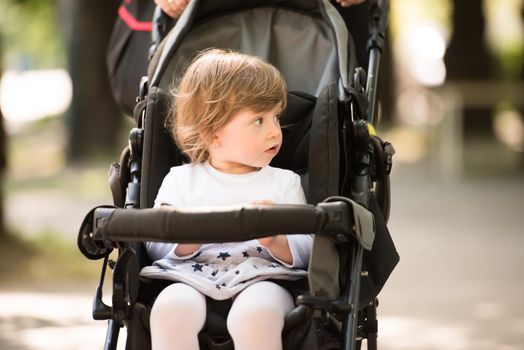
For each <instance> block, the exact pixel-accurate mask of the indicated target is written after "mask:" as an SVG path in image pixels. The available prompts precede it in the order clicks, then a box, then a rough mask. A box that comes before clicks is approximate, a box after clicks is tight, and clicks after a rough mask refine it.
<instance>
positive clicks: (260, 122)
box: [255, 118, 263, 126]
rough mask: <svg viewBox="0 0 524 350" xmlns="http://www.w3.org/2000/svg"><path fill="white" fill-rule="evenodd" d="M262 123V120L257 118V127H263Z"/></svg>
mask: <svg viewBox="0 0 524 350" xmlns="http://www.w3.org/2000/svg"><path fill="white" fill-rule="evenodd" d="M262 122H263V120H262V118H257V119H256V120H255V125H257V126H260V125H262Z"/></svg>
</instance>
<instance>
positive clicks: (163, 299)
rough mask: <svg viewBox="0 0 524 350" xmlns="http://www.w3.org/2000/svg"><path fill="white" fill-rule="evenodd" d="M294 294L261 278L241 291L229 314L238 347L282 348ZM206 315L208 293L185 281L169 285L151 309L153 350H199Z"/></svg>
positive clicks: (244, 349)
mask: <svg viewBox="0 0 524 350" xmlns="http://www.w3.org/2000/svg"><path fill="white" fill-rule="evenodd" d="M293 308H294V303H293V298H292V297H291V295H290V294H289V292H288V291H286V290H285V289H284V288H282V287H280V286H279V285H277V284H275V283H272V282H268V281H262V282H257V283H255V284H252V285H251V286H249V287H247V288H246V289H244V290H243V291H242V292H240V293H239V294H238V295H237V297H236V298H235V299H234V301H233V305H232V306H231V310H230V311H229V315H228V317H227V329H228V331H229V334H230V335H231V338H232V339H233V343H234V345H235V350H281V349H282V340H281V339H282V328H283V327H284V317H285V316H286V314H287V313H289V312H290V311H291V310H292V309H293ZM205 319H206V298H205V296H204V295H203V294H202V293H200V292H199V291H197V290H196V289H194V288H193V287H190V286H188V285H186V284H183V283H175V284H172V285H170V286H168V287H166V288H165V289H164V290H163V291H162V292H161V293H160V294H159V295H158V298H157V299H156V301H155V303H154V305H153V308H152V310H151V318H150V324H151V342H152V349H153V350H168V349H175V348H176V349H180V350H198V348H199V347H198V333H199V332H200V330H201V329H202V327H203V326H204V322H205Z"/></svg>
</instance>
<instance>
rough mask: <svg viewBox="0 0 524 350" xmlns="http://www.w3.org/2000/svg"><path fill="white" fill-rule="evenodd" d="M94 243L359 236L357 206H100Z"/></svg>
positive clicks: (232, 240) (322, 204) (325, 204)
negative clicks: (146, 207)
mask: <svg viewBox="0 0 524 350" xmlns="http://www.w3.org/2000/svg"><path fill="white" fill-rule="evenodd" d="M93 219H94V220H93V222H94V225H93V226H94V227H93V233H92V239H93V240H94V241H98V242H105V244H106V246H107V244H108V243H110V242H115V241H116V242H137V241H140V242H142V241H156V242H178V243H203V242H207V243H212V242H240V241H246V240H249V239H255V238H261V237H266V236H273V235H277V234H305V233H306V234H307V233H323V232H325V233H329V234H331V235H334V236H335V237H336V238H337V239H345V240H347V236H348V235H355V234H354V232H353V230H354V224H353V223H354V220H353V216H352V215H351V205H348V203H346V202H342V201H340V202H325V203H319V204H318V205H316V206H313V205H288V204H284V205H282V204H280V205H267V206H266V205H245V206H235V207H209V208H198V209H194V208H192V209H187V208H175V207H172V206H162V207H161V208H152V209H120V208H118V209H117V208H98V209H96V210H95V211H94V218H93Z"/></svg>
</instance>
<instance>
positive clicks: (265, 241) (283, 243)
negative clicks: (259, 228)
mask: <svg viewBox="0 0 524 350" xmlns="http://www.w3.org/2000/svg"><path fill="white" fill-rule="evenodd" d="M253 204H262V205H271V204H275V203H274V202H273V201H270V200H267V199H264V200H260V201H254V202H253ZM258 241H259V242H260V244H262V245H263V246H264V247H265V248H266V249H267V250H269V252H270V253H271V255H273V256H274V257H275V258H277V259H279V260H281V261H283V262H285V263H287V264H289V265H293V255H292V254H291V249H290V248H289V242H288V240H287V236H285V235H278V236H271V237H264V238H259V239H258Z"/></svg>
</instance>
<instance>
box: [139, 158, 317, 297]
mask: <svg viewBox="0 0 524 350" xmlns="http://www.w3.org/2000/svg"><path fill="white" fill-rule="evenodd" d="M257 200H271V201H273V202H274V203H276V204H304V203H306V200H305V197H304V192H303V190H302V187H301V185H300V177H299V176H298V175H297V174H295V173H293V172H292V171H289V170H284V169H279V168H273V167H270V166H266V167H264V168H262V169H260V170H258V171H254V172H251V173H248V174H240V175H237V174H226V173H221V172H219V171H217V170H216V169H214V168H213V167H212V166H211V165H209V163H200V164H186V165H182V166H178V167H174V168H172V169H171V171H170V172H169V173H168V174H167V175H166V177H165V178H164V180H163V182H162V185H161V187H160V190H159V192H158V195H157V197H156V200H155V207H160V206H161V205H166V204H167V205H173V206H177V207H206V206H212V207H216V206H227V205H243V204H251V203H252V202H254V201H257ZM287 238H288V243H289V247H290V250H291V255H292V257H293V262H292V264H287V263H285V262H283V261H280V260H279V259H277V258H276V257H274V256H273V255H272V254H271V253H270V252H269V251H268V250H267V249H266V248H265V247H263V246H262V245H260V244H259V243H258V241H257V240H249V241H245V242H235V243H211V244H203V245H202V246H201V247H200V248H199V249H198V250H197V251H195V252H194V253H193V254H191V255H188V256H182V257H181V256H177V255H176V254H175V253H174V250H175V248H176V246H177V244H176V243H156V242H149V243H146V248H147V251H148V254H149V257H150V258H151V259H152V260H153V261H155V263H154V264H153V266H151V267H146V268H144V269H143V271H142V276H146V277H152V278H165V279H172V280H177V281H181V282H185V283H188V284H190V285H192V286H193V287H195V288H197V289H199V290H201V291H202V292H203V293H204V294H206V295H209V296H211V297H213V298H215V299H226V298H229V297H231V296H233V295H235V294H236V293H238V292H239V291H240V290H242V289H243V288H245V287H246V286H248V285H249V284H251V283H254V282H256V281H258V280H261V279H268V278H283V279H289V278H291V279H294V278H297V277H299V276H304V275H305V274H306V273H305V271H304V269H305V268H306V267H307V265H308V262H309V255H310V253H311V245H312V241H313V239H312V235H310V234H304V235H289V236H287ZM209 282H211V283H209ZM218 282H220V283H218Z"/></svg>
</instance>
